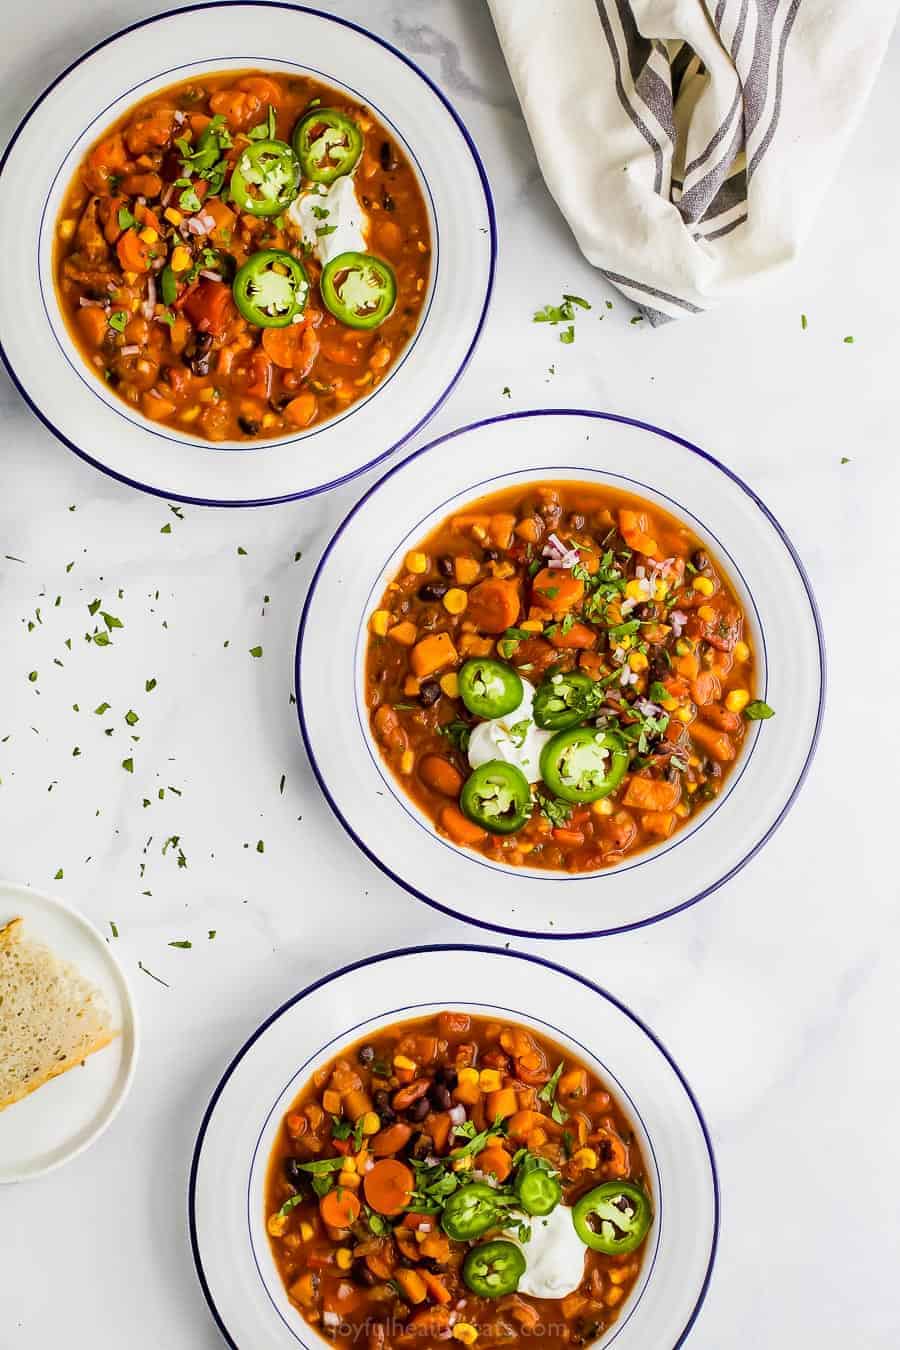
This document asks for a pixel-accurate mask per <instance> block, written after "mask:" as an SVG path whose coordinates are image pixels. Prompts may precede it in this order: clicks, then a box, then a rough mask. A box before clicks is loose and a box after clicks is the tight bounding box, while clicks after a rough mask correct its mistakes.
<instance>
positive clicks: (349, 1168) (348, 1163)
mask: <svg viewBox="0 0 900 1350" xmlns="http://www.w3.org/2000/svg"><path fill="white" fill-rule="evenodd" d="M341 1171H342V1172H355V1171H356V1163H355V1162H354V1161H353V1158H352V1157H351V1156H350V1154H349V1153H348V1154H346V1155H345V1157H344V1161H343V1165H342V1166H341Z"/></svg>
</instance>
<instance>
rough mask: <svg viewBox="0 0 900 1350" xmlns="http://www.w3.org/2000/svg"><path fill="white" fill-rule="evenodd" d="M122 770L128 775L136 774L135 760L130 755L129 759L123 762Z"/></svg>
mask: <svg viewBox="0 0 900 1350" xmlns="http://www.w3.org/2000/svg"><path fill="white" fill-rule="evenodd" d="M122 768H123V769H124V770H125V772H126V773H134V760H133V759H132V758H131V756H130V755H129V757H128V759H123V760H122Z"/></svg>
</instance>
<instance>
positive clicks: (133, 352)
mask: <svg viewBox="0 0 900 1350" xmlns="http://www.w3.org/2000/svg"><path fill="white" fill-rule="evenodd" d="M140 350H141V349H140V347H139V346H138V344H137V343H136V342H132V343H130V344H129V346H127V347H120V348H119V355H120V356H137V354H138V352H139V351H140Z"/></svg>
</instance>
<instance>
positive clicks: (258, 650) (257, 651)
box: [250, 647, 263, 657]
mask: <svg viewBox="0 0 900 1350" xmlns="http://www.w3.org/2000/svg"><path fill="white" fill-rule="evenodd" d="M262 654H263V649H262V647H251V648H250V655H251V656H257V657H259V656H262Z"/></svg>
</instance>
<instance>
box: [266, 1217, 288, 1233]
mask: <svg viewBox="0 0 900 1350" xmlns="http://www.w3.org/2000/svg"><path fill="white" fill-rule="evenodd" d="M287 1226H288V1216H287V1215H286V1214H279V1213H278V1212H277V1211H276V1212H275V1213H274V1214H271V1215H270V1216H269V1222H268V1223H267V1224H266V1228H267V1229H268V1230H269V1236H270V1237H283V1236H284V1234H285V1232H286V1231H287Z"/></svg>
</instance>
